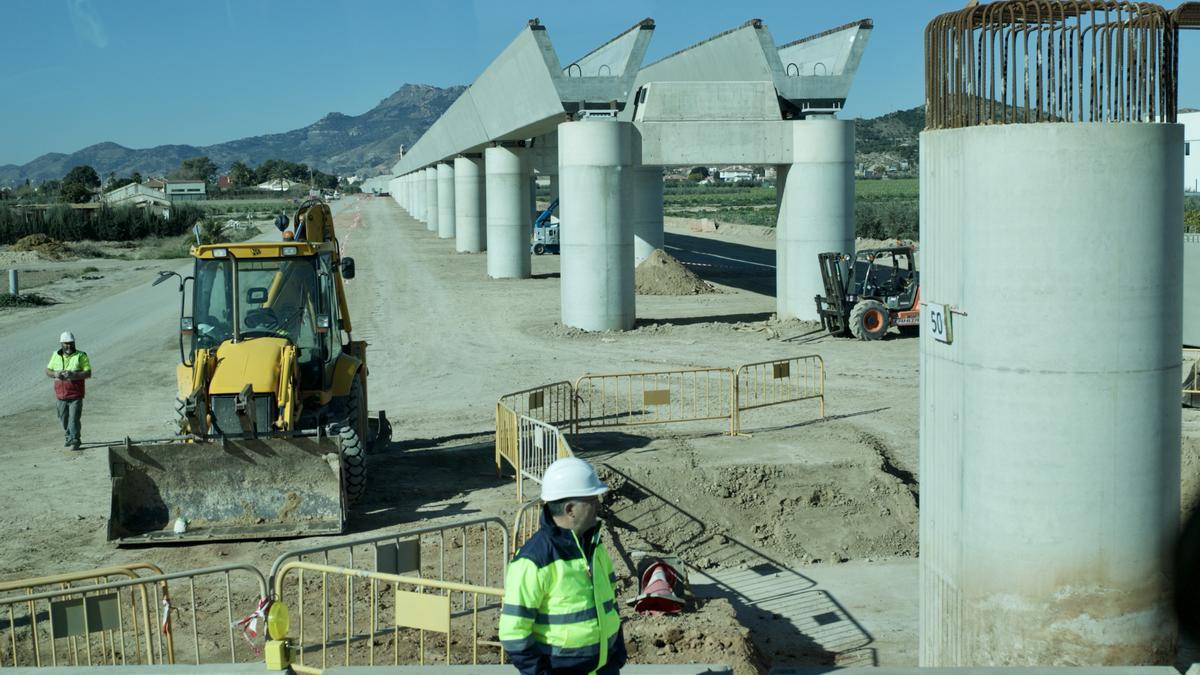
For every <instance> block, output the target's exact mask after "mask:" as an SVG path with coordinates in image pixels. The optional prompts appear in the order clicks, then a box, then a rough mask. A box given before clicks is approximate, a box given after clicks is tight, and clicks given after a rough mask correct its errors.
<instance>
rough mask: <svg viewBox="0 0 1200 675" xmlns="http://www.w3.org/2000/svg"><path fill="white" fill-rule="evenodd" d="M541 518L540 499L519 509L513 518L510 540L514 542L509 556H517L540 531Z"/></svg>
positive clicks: (526, 503) (529, 502)
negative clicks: (535, 533) (534, 534)
mask: <svg viewBox="0 0 1200 675" xmlns="http://www.w3.org/2000/svg"><path fill="white" fill-rule="evenodd" d="M541 516H542V500H540V499H534V500H533V501H528V502H525V503H524V504H522V505H521V508H519V509H517V515H516V516H515V517H514V518H513V525H512V535H511V536H510V537H509V538H508V539H509V541H510V542H512V549H511V550H510V551H509V556H514V555H516V554H517V551H518V550H520V548H521V547H522V546H524V545H525V542H527V541H529V538H530V537H532V536H533V533H534V532H537V531H538V528H539V527H541V526H542V524H541Z"/></svg>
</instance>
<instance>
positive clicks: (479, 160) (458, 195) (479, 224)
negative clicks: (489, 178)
mask: <svg viewBox="0 0 1200 675" xmlns="http://www.w3.org/2000/svg"><path fill="white" fill-rule="evenodd" d="M485 198H486V188H485V185H484V170H483V157H482V156H481V155H462V156H459V157H455V158H454V250H455V251H458V252H459V253H480V252H482V251H486V250H487V229H486V228H487V221H486V220H485V214H486V213H487V202H486V201H485Z"/></svg>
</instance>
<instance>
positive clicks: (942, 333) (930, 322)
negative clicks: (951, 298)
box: [924, 302, 954, 344]
mask: <svg viewBox="0 0 1200 675" xmlns="http://www.w3.org/2000/svg"><path fill="white" fill-rule="evenodd" d="M924 314H925V316H926V319H925V327H926V328H927V329H928V331H929V334H930V335H931V336H933V339H934V340H937V341H938V342H944V343H946V344H950V343H951V342H952V341H953V340H954V336H953V334H952V333H951V332H950V310H949V309H948V308H947V307H946V306H945V305H939V304H936V303H933V302H928V303H925V312H924Z"/></svg>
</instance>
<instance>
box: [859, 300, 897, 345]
mask: <svg viewBox="0 0 1200 675" xmlns="http://www.w3.org/2000/svg"><path fill="white" fill-rule="evenodd" d="M850 332H851V333H853V334H854V337H856V338H858V339H859V340H882V339H883V336H884V335H887V332H888V311H887V307H884V306H883V303H882V302H879V301H878V300H861V301H859V303H858V304H857V305H855V306H854V309H853V310H851V311H850Z"/></svg>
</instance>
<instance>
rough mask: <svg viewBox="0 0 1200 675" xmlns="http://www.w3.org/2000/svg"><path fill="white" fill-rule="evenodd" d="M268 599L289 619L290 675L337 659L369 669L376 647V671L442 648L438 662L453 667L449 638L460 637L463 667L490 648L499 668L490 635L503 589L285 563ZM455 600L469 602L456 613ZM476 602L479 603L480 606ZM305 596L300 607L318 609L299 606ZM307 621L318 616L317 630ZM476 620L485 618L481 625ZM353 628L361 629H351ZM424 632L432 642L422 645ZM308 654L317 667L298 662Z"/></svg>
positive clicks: (500, 656) (316, 670)
mask: <svg viewBox="0 0 1200 675" xmlns="http://www.w3.org/2000/svg"><path fill="white" fill-rule="evenodd" d="M401 587H406V589H411V590H401ZM273 592H274V596H273V597H274V598H275V599H276V600H282V601H283V602H285V603H286V604H287V606H288V608H289V613H290V614H291V616H292V622H291V623H292V628H291V630H290V631H289V635H288V637H289V638H290V639H291V640H292V644H293V646H294V647H295V648H296V652H295V655H294V656H293V657H292V664H291V667H292V669H293V670H294V671H296V672H298V673H319V672H321V669H324V668H328V667H330V666H331V665H338V661H339V659H338V656H340V657H341V658H340V665H345V666H349V665H352V664H353V665H369V666H373V665H376V663H377V659H376V647H377V646H378V647H379V651H380V655H379V656H380V659H379V661H378V663H380V664H383V663H391V664H392V665H401V664H405V663H412V662H413V661H416V662H418V663H420V664H421V665H424V664H425V655H426V652H427V651H430V650H431V649H432V650H437V649H438V648H439V647H443V648H444V659H445V662H446V663H451V661H452V660H458V661H460V662H461V661H464V660H466V658H467V657H466V654H460V655H458V658H455V657H456V655H455V653H454V649H453V648H454V646H455V645H456V644H457V645H462V644H463V640H462V639H461V637H458V638H457V639H456V637H455V636H461V635H462V634H463V633H464V632H466V631H468V630H469V631H470V635H471V637H470V639H469V643H470V663H472V664H477V663H479V662H480V660H479V659H480V656H481V654H480V649H479V648H480V647H481V646H483V647H488V648H492V647H494V648H495V649H496V658H495V661H494V662H502V661H503V658H504V653H503V650H501V649H500V644H499V642H498V640H497V639H496V633H495V631H496V625H497V623H498V620H499V607H500V603H499V600H501V599H503V597H504V589H503V588H500V587H486V586H475V585H472V584H460V583H454V582H449V581H438V580H432V579H422V578H420V577H411V576H400V575H396V574H386V573H383V572H369V571H365V570H352V569H347V568H343V567H336V566H332V565H320V564H316V563H307V562H297V561H292V562H288V563H284V564H283V565H282V566H281V567H280V568H279V569H278V570H277V572H276V574H275V575H274V579H273ZM455 596H461V597H464V598H465V597H467V596H469V597H470V601H469V602H466V601H464V602H463V603H461V606H460V607H458V609H457V610H456V608H455V605H454V603H453V598H454V597H455ZM481 596H483V598H484V599H485V602H484V604H483V605H482V606H481V604H480V597H481ZM306 597H307V598H315V599H311V600H309V601H308V602H309V605H311V604H312V603H314V602H315V603H317V604H319V605H320V608H319V609H315V608H313V607H311V606H309V605H306ZM353 597H365V598H367V599H368V600H369V601H368V602H359V603H358V606H357V609H356V608H355V607H354V606H353V605H352V604H351V603H350V599H351V598H353ZM487 599H495V600H496V601H495V602H487ZM310 614H311V615H313V616H319V625H316V626H314V625H313V624H314V623H315V622H314V621H311V620H310V621H307V622H306V620H305V618H306V617H307V616H309V615H310ZM481 614H486V615H487V616H486V617H484V618H482V619H481V617H480V615H481ZM356 618H357V619H358V621H357V622H355V620H354V619H356ZM481 623H482V624H483V626H485V628H484V630H485V631H486V632H485V634H484V635H481V634H480V629H481ZM356 624H357V625H358V626H362V627H363V628H362V629H360V630H356V629H355V628H354V625H356ZM468 626H469V628H468ZM413 631H415V632H416V633H417V635H416V638H417V639H416V640H413V639H412V638H413V635H412V632H413ZM427 632H430V633H434V635H433V636H432V637H428V638H427V636H426V635H425V634H426V633H427ZM427 644H428V647H427ZM414 648H415V652H414ZM389 651H390V652H391V654H390V658H388V652H389ZM314 652H319V653H320V665H319V666H318V665H316V663H315V657H314V659H312V660H313V661H314V662H312V663H306V657H308V656H309V655H310V653H314ZM339 652H340V653H339ZM484 656H485V657H486V656H487V655H486V654H485V655H484ZM488 660H490V659H488Z"/></svg>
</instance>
